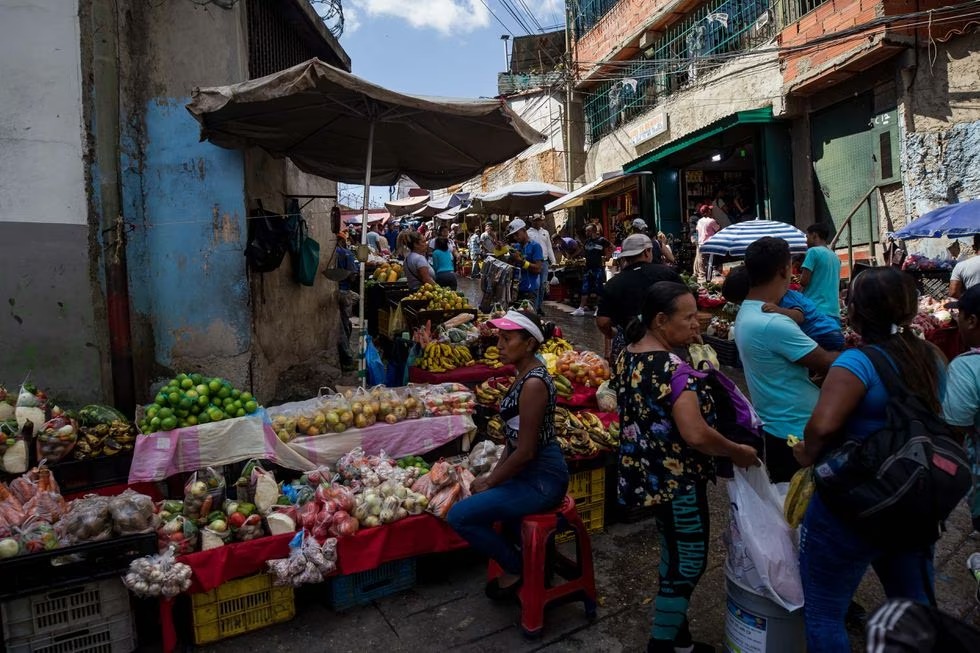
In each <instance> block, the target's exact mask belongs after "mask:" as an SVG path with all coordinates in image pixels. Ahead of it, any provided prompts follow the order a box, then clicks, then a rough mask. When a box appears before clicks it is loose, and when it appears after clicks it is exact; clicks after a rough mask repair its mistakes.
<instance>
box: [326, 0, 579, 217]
mask: <svg viewBox="0 0 980 653" xmlns="http://www.w3.org/2000/svg"><path fill="white" fill-rule="evenodd" d="M314 4H315V3H314ZM343 6H344V15H345V29H344V33H343V35H342V36H341V37H340V43H341V45H343V46H344V49H345V50H346V51H347V54H349V55H350V58H351V68H352V72H353V73H354V74H355V75H357V76H359V77H363V78H364V79H367V80H369V81H371V82H374V83H376V84H380V85H381V86H385V87H387V88H391V89H394V90H397V91H402V92H405V93H414V94H418V95H437V96H446V97H470V98H473V97H493V96H495V95H496V94H497V73H498V72H501V71H503V70H504V69H505V63H504V46H503V44H502V42H501V40H500V35H501V34H510V35H512V36H524V35H527V33H528V31H527V29H525V26H526V27H527V28H530V30H531V31H532V32H535V33H536V32H537V31H538V28H539V26H541V27H544V28H545V29H547V30H549V31H550V30H551V29H557V28H558V27H557V26H558V25H559V24H563V18H562V14H563V11H564V9H563V8H564V0H344V2H343ZM528 10H530V13H531V14H532V15H533V18H532V17H530V16H529V15H528ZM511 11H513V12H514V13H516V14H517V16H518V17H519V18H520V19H521V21H523V23H524V26H522V25H520V24H519V23H518V21H517V20H516V19H515V18H514V16H513V15H512V14H511V13H510V12H511ZM501 23H503V25H502V24H501ZM360 196H361V187H360V186H348V185H342V187H341V189H340V201H341V202H342V203H345V204H350V203H354V201H355V198H356V206H358V207H359V206H360V199H359V198H360ZM371 197H372V203H378V204H379V205H380V203H381V202H383V201H384V200H385V199H387V198H388V189H387V187H385V188H374V189H372V192H371Z"/></svg>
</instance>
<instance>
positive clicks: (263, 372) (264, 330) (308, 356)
mask: <svg viewBox="0 0 980 653" xmlns="http://www.w3.org/2000/svg"><path fill="white" fill-rule="evenodd" d="M245 162H246V163H245V167H246V170H247V175H246V189H247V195H248V200H249V202H250V203H251V202H254V201H255V200H261V201H262V205H263V207H265V208H266V209H267V210H271V211H283V210H285V208H286V207H285V202H286V200H285V199H284V197H283V195H282V193H286V194H293V195H336V193H337V184H336V183H335V182H332V181H329V180H326V179H323V178H321V177H314V176H312V175H308V174H305V173H303V172H301V171H299V170H298V169H297V168H296V166H294V165H293V164H292V163H290V162H289V161H284V160H280V159H273V158H272V157H270V156H269V155H267V154H265V153H264V152H262V151H261V150H257V149H251V150H249V151H248V152H247V153H246V156H245ZM307 202H308V200H307V199H304V198H301V199H300V200H299V203H300V205H301V206H302V205H304V204H305V205H306V206H305V207H304V208H303V209H302V213H303V218H304V219H305V220H306V222H307V224H308V225H309V235H310V237H311V238H313V239H314V240H316V241H317V242H318V243H319V244H320V270H321V271H324V270H326V269H327V268H329V267H331V266H332V265H334V264H335V263H336V261H335V260H334V259H333V258H332V254H333V252H334V250H335V248H336V242H337V241H336V237H335V236H334V235H333V234H332V233H331V232H330V209H331V207H333V206H334V204H335V200H334V199H314V200H312V201H311V202H309V203H308V204H307ZM249 283H250V287H251V296H252V312H253V314H254V318H255V319H254V337H253V340H252V387H253V391H254V392H255V394H256V396H258V397H262V398H263V400H268V399H283V400H287V399H297V398H308V397H312V396H314V395H315V394H316V392H317V390H318V388H319V387H320V386H323V385H329V386H334V385H336V381H337V379H338V378H339V376H340V371H339V367H340V365H339V361H338V359H337V338H338V336H339V333H340V332H339V328H340V313H339V311H338V310H337V293H338V286H337V284H336V283H335V282H333V281H330V280H328V279H327V278H326V277H324V276H323V275H321V274H318V275H317V278H316V281H315V282H314V284H313V286H312V287H306V286H302V285H300V284H298V283H296V281H295V280H294V279H293V269H292V265H291V262H290V260H289V258H288V257H287V258H286V260H285V261H283V264H282V266H280V267H279V269H278V270H274V271H272V272H267V273H265V274H252V275H250V279H249Z"/></svg>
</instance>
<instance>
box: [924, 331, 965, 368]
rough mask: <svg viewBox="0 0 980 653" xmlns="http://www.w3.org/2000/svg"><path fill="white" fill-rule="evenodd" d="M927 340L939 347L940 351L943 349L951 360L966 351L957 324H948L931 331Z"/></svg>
mask: <svg viewBox="0 0 980 653" xmlns="http://www.w3.org/2000/svg"><path fill="white" fill-rule="evenodd" d="M926 340H928V341H929V342H931V343H932V344H934V345H936V346H937V347H939V349H940V351H942V352H943V353H944V354H945V355H946V358H948V359H949V360H953V359H954V358H956V357H957V356H959V355H960V354H962V353H963V352H964V351H966V349H965V348H964V347H963V341H962V340H960V331H959V329H958V328H957V327H955V326H948V327H943V328H941V329H935V330H934V331H930V332H929V335H927V336H926Z"/></svg>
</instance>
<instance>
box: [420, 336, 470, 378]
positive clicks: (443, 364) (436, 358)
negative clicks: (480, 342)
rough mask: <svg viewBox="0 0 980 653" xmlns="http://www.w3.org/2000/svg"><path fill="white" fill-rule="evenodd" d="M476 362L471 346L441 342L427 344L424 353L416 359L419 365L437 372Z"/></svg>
mask: <svg viewBox="0 0 980 653" xmlns="http://www.w3.org/2000/svg"><path fill="white" fill-rule="evenodd" d="M475 364H476V361H474V360H473V356H472V355H471V354H470V350H469V348H467V347H459V346H455V345H447V344H445V343H439V342H430V343H429V344H427V345H426V346H425V350H424V351H423V352H422V355H421V356H420V357H419V358H418V359H417V360H416V361H415V365H416V366H417V367H419V368H421V369H423V370H427V371H429V372H437V373H438V372H448V371H449V370H454V369H456V368H457V367H468V366H470V365H475Z"/></svg>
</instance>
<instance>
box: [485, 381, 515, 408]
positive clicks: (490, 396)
mask: <svg viewBox="0 0 980 653" xmlns="http://www.w3.org/2000/svg"><path fill="white" fill-rule="evenodd" d="M513 384H514V377H512V376H497V377H493V378H490V379H487V380H486V381H484V382H483V383H481V384H479V385H478V386H476V400H477V402H479V403H481V404H483V405H484V406H496V405H497V404H499V403H500V400H501V399H503V398H504V395H505V394H507V390H509V389H510V386H511V385H513Z"/></svg>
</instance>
